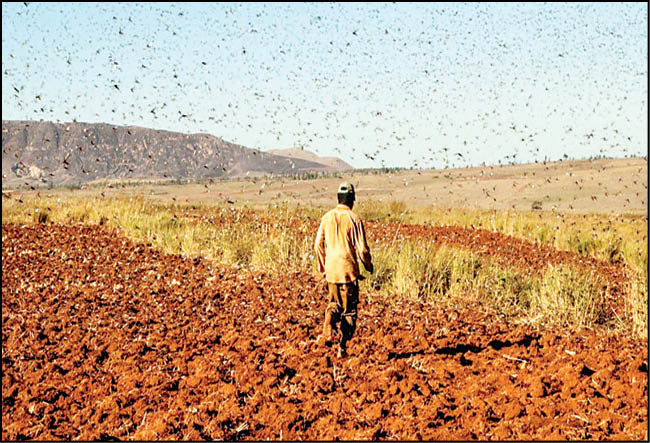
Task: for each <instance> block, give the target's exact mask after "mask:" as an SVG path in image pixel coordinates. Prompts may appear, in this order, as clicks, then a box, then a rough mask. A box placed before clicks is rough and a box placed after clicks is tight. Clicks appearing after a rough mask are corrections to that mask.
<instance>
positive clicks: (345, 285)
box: [314, 182, 373, 357]
mask: <svg viewBox="0 0 650 443" xmlns="http://www.w3.org/2000/svg"><path fill="white" fill-rule="evenodd" d="M354 200H355V196H354V186H352V184H351V183H347V182H344V183H341V185H340V186H339V189H338V202H339V204H338V205H337V206H336V208H334V209H332V210H330V211H329V212H327V213H326V214H325V215H324V216H323V218H322V219H321V223H320V226H319V228H318V233H317V234H316V242H315V244H314V248H315V250H316V256H317V257H318V268H319V271H320V272H321V273H322V274H324V276H325V279H326V281H327V288H328V305H327V309H326V311H325V323H324V324H323V334H322V335H321V336H320V337H319V342H320V341H321V340H323V339H324V340H332V339H333V334H334V332H335V331H336V330H337V325H338V324H339V323H340V325H341V326H340V329H341V331H340V332H341V334H340V340H339V350H338V356H339V357H343V356H345V355H346V345H347V342H348V340H350V338H352V335H353V334H354V330H355V329H356V325H357V304H358V303H359V281H358V280H359V276H360V275H361V274H360V272H359V263H358V261H361V263H362V264H363V266H364V267H365V268H366V270H367V271H368V272H370V273H372V272H373V265H372V257H371V256H370V249H369V247H368V244H367V243H366V231H365V228H364V227H363V222H362V221H361V218H360V217H359V216H358V215H357V214H355V213H354V212H352V206H354Z"/></svg>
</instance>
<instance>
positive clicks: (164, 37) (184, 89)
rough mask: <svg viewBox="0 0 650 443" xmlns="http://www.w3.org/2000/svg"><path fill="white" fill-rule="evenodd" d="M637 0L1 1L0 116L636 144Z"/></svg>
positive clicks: (247, 133)
mask: <svg viewBox="0 0 650 443" xmlns="http://www.w3.org/2000/svg"><path fill="white" fill-rule="evenodd" d="M647 10H648V7H647V4H645V3H579V4H574V3H571V4H557V3H553V4H537V3H535V4H530V3H470V4H463V3H445V4H427V3H417V4H401V3H400V4H392V3H377V4H375V3H363V4H362V3H341V4H338V3H327V4H325V3H317V4H314V3H308V4H304V3H298V4H297V3H272V4H264V3H244V4H235V3H232V4H231V3H219V4H207V3H195V4H190V3H184V4H168V3H164V4H157V3H146V4H137V3H132V4H120V3H106V4H100V3H94V4H93V3H91V4H88V3H65V4H63V3H31V2H28V3H27V5H25V4H24V3H3V4H2V70H3V75H2V118H3V119H5V120H40V119H42V120H51V121H59V122H67V121H72V120H77V121H82V122H107V123H112V124H117V125H136V126H144V127H151V128H156V129H166V130H171V131H179V132H186V133H198V132H201V133H209V134H213V135H216V136H219V137H222V138H224V139H226V140H229V141H232V142H235V143H240V144H242V145H244V146H247V147H251V148H259V149H262V150H267V149H277V148H287V147H291V146H295V145H302V146H304V147H305V149H309V150H311V151H314V152H316V153H318V154H319V155H326V156H327V155H335V156H338V157H341V158H343V159H344V160H346V161H348V162H349V163H351V164H352V165H354V166H356V167H379V166H402V167H411V166H414V167H436V168H441V167H450V166H467V165H475V164H480V163H482V162H486V163H488V164H498V163H499V162H501V163H509V162H511V161H513V160H514V161H517V162H525V161H534V160H540V161H541V160H543V159H544V158H548V159H552V160H556V159H560V158H564V156H565V155H567V156H568V157H569V158H585V157H590V156H595V155H606V156H612V157H620V156H625V155H647V152H648V143H647V132H648V112H647V95H648V91H647V79H648V73H647V65H648V35H647V24H648V14H647ZM16 89H17V90H18V92H16Z"/></svg>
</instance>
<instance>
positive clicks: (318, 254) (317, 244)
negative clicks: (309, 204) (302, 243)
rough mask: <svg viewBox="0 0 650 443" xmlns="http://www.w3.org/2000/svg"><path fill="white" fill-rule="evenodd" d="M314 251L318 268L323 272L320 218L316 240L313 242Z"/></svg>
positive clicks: (323, 246)
mask: <svg viewBox="0 0 650 443" xmlns="http://www.w3.org/2000/svg"><path fill="white" fill-rule="evenodd" d="M314 251H315V252H316V258H317V259H318V270H319V271H320V273H321V274H323V273H324V272H325V236H324V235H323V221H322V220H321V222H320V226H319V227H318V232H317V233H316V241H315V242H314Z"/></svg>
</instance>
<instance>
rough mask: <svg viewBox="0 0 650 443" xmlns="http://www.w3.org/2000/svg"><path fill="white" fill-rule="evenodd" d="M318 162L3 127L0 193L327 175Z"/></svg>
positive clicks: (117, 135) (199, 143)
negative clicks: (33, 188)
mask: <svg viewBox="0 0 650 443" xmlns="http://www.w3.org/2000/svg"><path fill="white" fill-rule="evenodd" d="M330 163H331V164H334V163H333V162H330V161H329V160H328V162H327V164H325V163H321V162H318V161H317V159H316V158H315V159H310V158H299V157H295V156H294V157H287V156H280V155H274V154H272V153H267V152H262V151H259V150H255V149H249V148H246V147H244V146H241V145H237V144H234V143H230V142H228V141H225V140H223V139H221V138H219V137H216V136H213V135H209V134H182V133H177V132H170V131H162V130H155V129H147V128H142V127H136V126H116V125H110V124H106V123H76V122H75V123H52V122H33V121H5V120H3V121H2V186H3V188H7V187H9V188H11V187H16V186H24V185H27V186H35V185H41V186H42V185H44V184H47V185H49V184H51V185H55V186H56V185H72V184H84V183H90V182H94V181H100V180H107V179H110V180H112V179H118V180H125V179H127V180H131V179H137V180H142V179H151V180H165V179H167V180H170V179H204V178H221V177H240V176H247V175H249V176H250V175H253V176H255V175H291V174H300V173H304V172H313V171H317V172H333V171H336V170H339V169H337V167H336V166H332V165H330Z"/></svg>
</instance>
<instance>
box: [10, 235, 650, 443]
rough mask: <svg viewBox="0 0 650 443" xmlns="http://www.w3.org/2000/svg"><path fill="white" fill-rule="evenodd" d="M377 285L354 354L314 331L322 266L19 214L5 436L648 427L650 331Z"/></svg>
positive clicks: (502, 435) (285, 435)
mask: <svg viewBox="0 0 650 443" xmlns="http://www.w3.org/2000/svg"><path fill="white" fill-rule="evenodd" d="M414 229H415V228H414ZM440 229H441V230H442V231H441V235H443V236H449V235H450V234H449V233H450V232H453V231H454V230H453V228H440ZM445 229H447V231H445ZM459 235H470V234H459ZM477 235H478V236H477V240H476V242H477V248H478V249H480V247H479V246H480V242H481V241H488V240H481V235H482V234H480V233H479V234H477ZM452 237H453V235H452ZM445 238H448V237H445ZM528 247H529V246H528V244H525V248H528ZM525 248H524V249H525ZM490 250H491V251H494V249H490ZM539 250H541V251H543V249H539ZM509 251H511V249H508V250H505V249H503V250H502V252H501V254H502V255H503V257H505V258H504V260H510V259H508V258H507V257H508V254H509V253H510V252H509ZM556 252H557V251H556ZM536 256H537V254H536V253H535V254H532V255H531V256H530V257H536ZM551 256H553V257H555V256H557V257H559V258H558V260H564V259H565V258H562V254H556V253H553V252H552V251H549V255H548V256H547V258H548V257H551ZM549 259H550V258H549ZM513 260H514V258H513ZM517 260H519V259H518V258H517ZM523 260H524V261H523V262H522V265H526V266H532V267H534V266H535V265H534V261H533V262H529V261H527V259H525V258H524V259H523ZM531 260H533V259H532V258H531ZM526 263H528V264H526ZM586 266H594V267H596V268H598V267H599V266H601V265H600V264H599V263H590V262H589V263H586ZM602 266H605V265H602ZM603 269H604V271H603V272H604V273H605V274H607V273H608V272H609V271H608V269H610V268H606V267H605V268H603ZM612 269H613V270H612V271H611V272H613V274H612V275H619V273H618V271H616V269H615V268H612ZM620 278H621V277H620V276H619V277H615V279H616V280H618V279H620ZM613 283H615V282H613ZM363 292H364V287H363V283H362V286H361V305H360V314H359V322H358V328H357V332H356V334H355V336H354V337H353V339H352V341H351V342H350V343H349V345H348V351H349V354H350V356H349V357H347V358H343V359H338V358H336V356H335V355H336V351H335V349H333V348H329V347H327V346H322V345H321V346H318V345H317V344H316V343H315V339H316V337H317V335H318V333H319V332H320V329H321V324H322V319H323V313H324V309H325V300H324V294H325V291H324V287H323V285H322V283H321V282H319V281H316V280H314V279H313V277H312V276H311V275H309V274H307V273H300V272H296V273H292V274H288V275H267V274H253V273H250V272H248V271H246V270H237V269H226V268H218V267H215V266H214V265H212V264H210V263H209V262H207V261H205V260H202V259H199V258H196V259H189V258H183V257H181V256H171V255H164V254H162V253H160V252H157V251H155V250H153V249H151V248H150V247H148V246H147V245H136V244H133V243H131V242H130V241H129V240H127V239H125V238H124V237H121V236H120V235H119V234H117V233H116V232H114V231H110V230H106V229H103V228H100V227H88V226H75V225H69V226H57V225H37V226H20V227H19V226H15V225H3V226H2V438H3V440H7V439H13V440H15V439H39V440H49V439H84V440H92V439H104V440H106V439H112V438H118V439H138V440H149V439H194V440H201V439H256V440H263V439H267V438H268V439H284V440H297V439H309V440H322V439H324V440H329V439H337V438H339V439H348V440H350V439H548V438H551V439H599V440H602V439H625V440H627V439H639V440H640V439H647V438H648V434H647V428H648V353H647V343H646V342H642V341H639V340H628V339H624V338H621V337H615V336H609V337H608V336H603V335H602V334H595V333H589V332H585V333H579V334H577V333H568V332H566V333H565V332H563V331H542V332H538V331H536V330H533V329H528V328H526V327H522V326H517V327H514V326H512V325H509V324H506V323H504V322H503V321H502V320H500V319H499V318H498V317H495V316H492V315H489V314H486V313H484V312H483V311H482V310H481V308H480V307H479V306H462V307H458V309H457V310H442V309H439V308H437V307H436V306H435V305H434V304H426V305H425V304H419V303H414V302H408V303H407V302H403V303H402V304H401V305H398V307H397V308H396V309H394V310H391V311H388V310H385V309H384V308H382V307H380V306H378V305H375V304H369V303H367V302H366V300H364V298H363Z"/></svg>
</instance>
